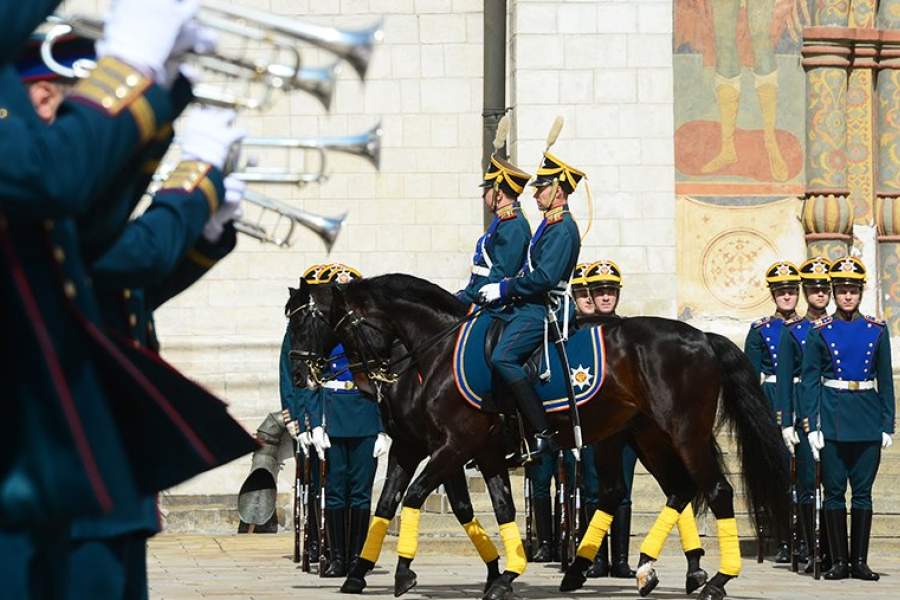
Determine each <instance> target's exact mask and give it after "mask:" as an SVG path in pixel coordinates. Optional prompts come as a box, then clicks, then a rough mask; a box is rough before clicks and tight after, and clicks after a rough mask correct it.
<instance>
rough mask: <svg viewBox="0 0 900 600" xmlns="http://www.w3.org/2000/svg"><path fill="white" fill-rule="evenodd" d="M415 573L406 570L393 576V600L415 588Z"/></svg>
mask: <svg viewBox="0 0 900 600" xmlns="http://www.w3.org/2000/svg"><path fill="white" fill-rule="evenodd" d="M416 583H417V582H416V572H415V571H413V570H412V569H407V570H406V571H402V572H399V573H396V574H395V575H394V598H399V597H400V596H402V595H403V594H405V593H406V592H408V591H409V590H411V589H413V588H414V587H416Z"/></svg>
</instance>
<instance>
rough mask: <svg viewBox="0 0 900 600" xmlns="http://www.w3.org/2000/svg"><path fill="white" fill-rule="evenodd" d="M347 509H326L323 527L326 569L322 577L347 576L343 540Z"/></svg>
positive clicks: (345, 548) (345, 545)
mask: <svg viewBox="0 0 900 600" xmlns="http://www.w3.org/2000/svg"><path fill="white" fill-rule="evenodd" d="M346 520H347V509H345V508H331V509H329V508H326V509H325V525H326V526H327V527H328V568H327V569H325V574H324V575H323V577H345V576H346V575H347V560H346V557H345V556H346V555H345V554H344V553H345V552H346V551H347V544H346V539H345V533H346V527H345V526H344V523H345V522H346Z"/></svg>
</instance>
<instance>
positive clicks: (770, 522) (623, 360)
mask: <svg viewBox="0 0 900 600" xmlns="http://www.w3.org/2000/svg"><path fill="white" fill-rule="evenodd" d="M311 293H312V297H313V300H314V302H315V305H314V307H313V305H310V306H311V307H312V308H310V310H306V311H301V312H300V313H298V315H297V317H298V319H299V321H300V322H301V323H302V328H303V331H304V334H305V335H304V336H303V337H301V338H300V342H301V346H303V347H299V348H297V349H296V350H297V351H298V352H299V353H300V354H305V355H306V356H310V355H313V354H317V355H320V356H321V355H323V354H325V353H326V352H327V350H326V349H325V347H324V346H325V344H324V343H323V342H324V339H322V338H320V339H318V340H317V337H319V336H318V335H317V334H311V333H310V332H314V331H320V332H322V333H321V335H325V334H326V333H327V332H329V331H333V332H335V333H336V334H337V336H338V338H339V339H340V340H341V341H342V342H343V343H344V346H345V349H346V351H347V353H348V355H350V357H351V360H353V361H357V362H358V367H359V371H360V372H362V373H364V374H365V375H367V376H368V378H369V379H370V380H376V381H377V380H378V379H379V378H383V377H384V375H385V374H386V372H387V371H389V370H390V364H389V362H390V356H391V354H392V350H393V347H394V343H395V341H398V340H399V341H400V342H401V343H402V344H403V345H404V346H406V347H407V348H411V349H412V356H413V360H414V367H415V369H416V370H417V371H418V375H419V376H420V377H421V380H422V384H421V388H422V389H421V390H419V392H418V393H417V394H416V396H415V398H416V399H417V401H418V402H420V403H422V404H423V407H424V410H423V411H422V412H421V415H422V416H423V422H419V423H416V426H417V427H420V428H421V430H422V431H423V432H424V436H425V438H426V440H427V443H428V446H429V449H430V450H431V452H430V461H429V463H428V464H427V465H426V467H425V469H424V470H423V471H422V473H421V474H420V475H419V476H418V477H417V478H416V479H415V480H414V481H413V482H412V484H411V485H410V486H409V488H408V489H407V492H406V495H405V497H404V499H403V506H404V512H403V513H401V531H400V540H399V541H398V553H400V554H401V555H403V552H401V551H400V550H401V546H403V547H404V548H407V547H411V548H412V549H413V554H414V543H413V542H412V540H414V539H415V536H416V534H417V529H418V509H419V508H420V507H421V506H422V504H423V503H424V501H425V499H426V497H427V495H428V494H429V493H430V492H431V491H433V490H434V489H435V488H436V487H437V486H438V485H439V484H440V483H441V482H442V481H444V480H445V479H446V478H448V477H449V476H451V475H452V473H454V472H456V471H458V469H459V468H460V467H462V465H464V464H465V463H466V461H468V460H469V459H470V458H472V457H474V456H477V455H479V454H482V453H485V452H487V451H489V448H490V441H491V439H492V438H496V437H497V436H499V418H498V417H497V416H496V415H491V414H486V413H483V412H480V411H478V410H476V409H474V408H472V407H470V406H469V405H468V404H467V403H466V402H464V401H463V399H462V398H461V397H460V395H459V393H458V391H457V389H456V386H455V384H454V381H453V375H452V371H451V360H452V357H451V352H452V347H453V336H449V337H447V338H445V339H443V340H439V341H435V340H436V338H437V337H438V336H439V335H440V334H441V332H443V331H445V330H447V328H448V327H452V326H453V324H454V323H457V322H459V320H460V319H462V318H463V317H464V316H465V312H466V307H465V306H463V305H462V304H461V303H460V302H458V301H457V300H456V299H455V297H453V296H452V295H450V294H449V293H447V292H446V291H444V290H443V289H441V288H440V287H438V286H436V285H433V284H431V283H429V282H427V281H424V280H421V279H418V278H415V277H412V276H408V275H384V276H380V277H375V278H372V279H365V280H361V281H356V282H353V283H350V284H347V285H346V286H339V287H335V288H331V289H329V290H322V291H318V290H316V291H312V292H311ZM316 322H319V325H318V326H317V325H316ZM604 341H605V347H606V370H607V375H606V379H605V382H604V385H603V387H602V388H601V391H600V396H601V397H600V398H599V399H597V400H594V401H591V402H588V403H586V404H585V405H583V407H582V408H581V422H582V427H583V430H584V438H585V439H584V441H585V443H592V442H595V441H599V440H605V445H606V447H607V448H608V449H609V452H603V453H601V452H598V453H596V467H597V473H598V476H599V478H600V481H601V490H600V503H599V508H598V510H597V511H596V512H595V513H594V515H593V517H592V518H591V522H590V524H589V526H588V529H587V531H586V534H585V536H584V539H583V540H582V542H581V545H580V546H579V549H578V556H577V558H576V559H575V561H574V562H573V563H572V564H571V565H570V567H569V569H568V571H567V572H566V575H565V577H564V578H563V581H562V584H561V586H560V589H561V590H562V591H571V590H573V589H577V588H578V587H580V586H581V585H582V584H583V583H584V572H585V570H586V569H587V568H588V566H589V565H590V562H591V561H592V559H593V557H594V555H595V554H596V551H597V549H598V548H599V545H600V542H601V541H602V539H603V537H604V536H605V534H606V532H607V530H608V528H609V525H610V523H611V521H612V517H611V515H612V514H613V512H614V510H615V507H616V506H617V505H618V504H619V502H620V501H621V499H622V497H623V495H624V487H625V486H624V481H623V480H622V472H621V468H620V467H619V464H620V460H621V448H622V445H623V444H624V443H625V441H626V440H627V439H628V438H629V436H630V437H631V439H633V441H634V443H635V446H636V449H637V451H638V454H639V456H641V458H642V461H643V462H644V464H645V466H647V468H648V470H650V472H651V473H652V474H653V475H654V477H656V479H657V480H658V481H659V482H660V484H661V486H662V487H663V489H664V490H665V493H666V494H667V500H666V508H664V509H663V511H662V513H661V514H660V516H659V518H658V519H657V522H656V523H655V524H654V526H653V527H652V528H651V530H650V532H649V534H648V537H647V540H645V542H644V545H643V546H642V556H641V565H640V568H639V576H640V575H641V571H643V573H644V574H645V575H646V573H647V572H649V571H651V570H652V560H653V559H654V558H655V557H656V556H658V554H659V550H661V548H662V544H663V542H664V541H665V538H666V536H667V535H668V533H669V532H670V531H671V529H672V528H673V527H674V525H675V523H676V521H677V519H678V516H679V515H680V513H681V512H682V511H683V509H684V508H685V506H687V504H688V503H689V502H691V500H692V499H693V498H695V497H696V498H697V499H698V501H700V502H701V503H705V504H706V505H708V506H709V508H710V509H711V510H712V512H713V514H714V515H715V517H716V520H717V526H718V534H719V545H720V550H721V554H722V559H721V562H720V567H719V571H718V573H717V574H716V575H715V576H714V577H713V578H712V579H710V580H709V581H708V582H707V584H706V586H705V587H704V588H703V591H702V592H701V594H700V598H701V599H702V600H711V599H716V600H718V599H721V598H723V597H724V596H725V584H726V583H727V581H728V580H730V579H731V578H733V577H736V576H737V575H738V574H739V573H740V568H741V564H740V551H739V545H738V536H737V526H736V522H735V519H734V503H733V495H734V494H733V489H732V487H731V484H730V483H729V482H728V480H727V478H726V477H725V474H724V472H723V468H722V457H721V453H720V451H719V448H718V445H717V444H716V441H715V431H716V413H717V408H718V406H719V400H718V399H719V395H720V392H721V396H722V405H721V409H722V410H721V416H720V422H721V423H722V424H724V425H726V426H728V427H729V428H730V429H731V430H732V431H733V432H734V433H735V436H736V440H737V443H738V452H739V455H740V459H741V466H742V474H743V479H744V490H745V494H746V498H747V503H748V506H749V507H750V512H751V518H754V517H755V518H757V519H761V520H763V521H764V522H765V523H766V524H767V526H768V527H769V528H770V530H771V531H773V532H776V533H779V534H785V533H786V529H787V527H788V514H789V511H788V498H787V494H786V490H787V489H788V473H787V468H786V465H785V464H784V462H783V460H782V453H783V451H782V446H781V440H780V432H779V431H778V428H777V426H776V424H775V423H774V419H772V418H771V414H770V413H771V410H770V408H769V406H768V403H767V401H766V399H765V397H764V396H763V395H762V393H761V390H760V388H759V382H758V381H757V377H756V374H755V373H754V372H753V368H752V366H751V365H750V363H749V361H748V360H747V359H746V357H745V356H744V355H743V353H742V352H741V351H740V350H739V349H738V348H737V346H735V345H734V344H733V343H731V342H730V341H729V340H727V338H724V337H722V336H719V335H716V334H705V333H703V332H701V331H699V330H697V329H695V328H693V327H690V326H689V325H686V324H684V323H681V322H679V321H673V320H669V319H661V318H655V317H639V318H631V319H624V320H622V321H621V322H619V323H614V324H609V325H606V326H604ZM310 366H311V368H312V369H313V370H316V369H317V368H319V367H318V366H317V363H315V362H311V363H310ZM548 417H549V418H550V420H551V424H552V426H553V427H554V428H556V429H557V430H559V432H560V436H559V439H560V443H561V444H562V445H564V446H567V447H572V446H573V445H574V439H573V434H572V430H571V423H570V419H569V417H568V415H567V414H565V413H552V414H550V415H548ZM394 418H396V416H394ZM660 431H662V432H664V433H665V434H666V435H665V436H660V435H659V432H660ZM510 500H511V495H510ZM513 514H514V513H513ZM404 517H408V518H404ZM500 523H501V527H500V533H501V538H502V539H503V541H504V546H505V549H506V553H507V567H506V571H504V573H503V574H502V575H501V576H500V577H499V578H498V579H497V580H495V581H494V583H493V584H492V586H491V588H490V589H489V590H488V592H487V594H486V595H485V597H486V598H491V599H493V598H502V597H503V596H504V595H505V594H506V593H508V592H509V591H510V590H511V589H512V581H513V579H515V577H517V576H518V575H519V574H521V573H522V572H523V571H524V568H525V560H524V550H523V549H522V547H521V546H522V544H521V537H520V535H519V532H518V529H517V528H516V527H515V522H514V521H512V522H502V521H501V522H500ZM405 525H408V526H405ZM410 558H411V557H410Z"/></svg>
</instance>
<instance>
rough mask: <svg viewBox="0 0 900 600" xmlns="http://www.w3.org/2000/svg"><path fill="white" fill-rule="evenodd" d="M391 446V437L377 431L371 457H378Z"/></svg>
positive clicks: (385, 452)
mask: <svg viewBox="0 0 900 600" xmlns="http://www.w3.org/2000/svg"><path fill="white" fill-rule="evenodd" d="M390 446H391V438H390V437H389V436H388V434H386V433H379V434H378V437H377V438H375V449H374V450H372V458H379V457H381V456H384V455H385V454H387V451H388V448H390Z"/></svg>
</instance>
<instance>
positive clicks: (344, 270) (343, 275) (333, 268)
mask: <svg viewBox="0 0 900 600" xmlns="http://www.w3.org/2000/svg"><path fill="white" fill-rule="evenodd" d="M354 279H362V273H360V272H359V271H358V270H356V269H354V268H353V267H351V266H348V265H345V264H343V263H331V264H330V265H325V267H324V268H323V269H322V272H321V273H320V274H319V283H324V284H329V283H340V284H344V283H350V282H351V281H353V280H354Z"/></svg>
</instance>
